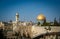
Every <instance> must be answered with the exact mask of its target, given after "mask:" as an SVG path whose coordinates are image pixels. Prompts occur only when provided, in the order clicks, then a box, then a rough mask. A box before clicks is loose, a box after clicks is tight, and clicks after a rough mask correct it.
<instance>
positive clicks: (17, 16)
mask: <svg viewBox="0 0 60 39" xmlns="http://www.w3.org/2000/svg"><path fill="white" fill-rule="evenodd" d="M18 21H19V14H18V13H16V22H18Z"/></svg>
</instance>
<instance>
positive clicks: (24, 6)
mask: <svg viewBox="0 0 60 39" xmlns="http://www.w3.org/2000/svg"><path fill="white" fill-rule="evenodd" d="M16 12H18V13H19V15H20V17H19V18H20V19H19V20H20V21H30V20H31V21H33V22H36V21H37V20H36V17H37V16H38V15H39V14H44V15H45V17H46V19H47V21H53V20H54V18H55V17H57V20H58V18H59V17H60V1H59V0H0V21H9V20H13V21H15V14H16Z"/></svg>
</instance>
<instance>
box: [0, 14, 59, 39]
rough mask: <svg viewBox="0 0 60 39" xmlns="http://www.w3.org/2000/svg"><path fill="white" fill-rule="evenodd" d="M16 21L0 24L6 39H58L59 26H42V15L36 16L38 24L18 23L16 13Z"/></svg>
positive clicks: (43, 19)
mask: <svg viewBox="0 0 60 39" xmlns="http://www.w3.org/2000/svg"><path fill="white" fill-rule="evenodd" d="M15 17H16V21H12V22H0V29H3V33H4V36H5V37H6V39H60V26H59V27H57V26H42V24H44V23H46V17H45V16H44V15H43V14H39V15H38V16H37V21H38V23H33V22H21V21H19V13H16V16H15Z"/></svg>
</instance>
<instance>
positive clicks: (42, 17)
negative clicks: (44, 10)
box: [37, 14, 46, 20]
mask: <svg viewBox="0 0 60 39" xmlns="http://www.w3.org/2000/svg"><path fill="white" fill-rule="evenodd" d="M45 19H46V18H45V16H44V15H43V14H40V15H38V16H37V20H45Z"/></svg>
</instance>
